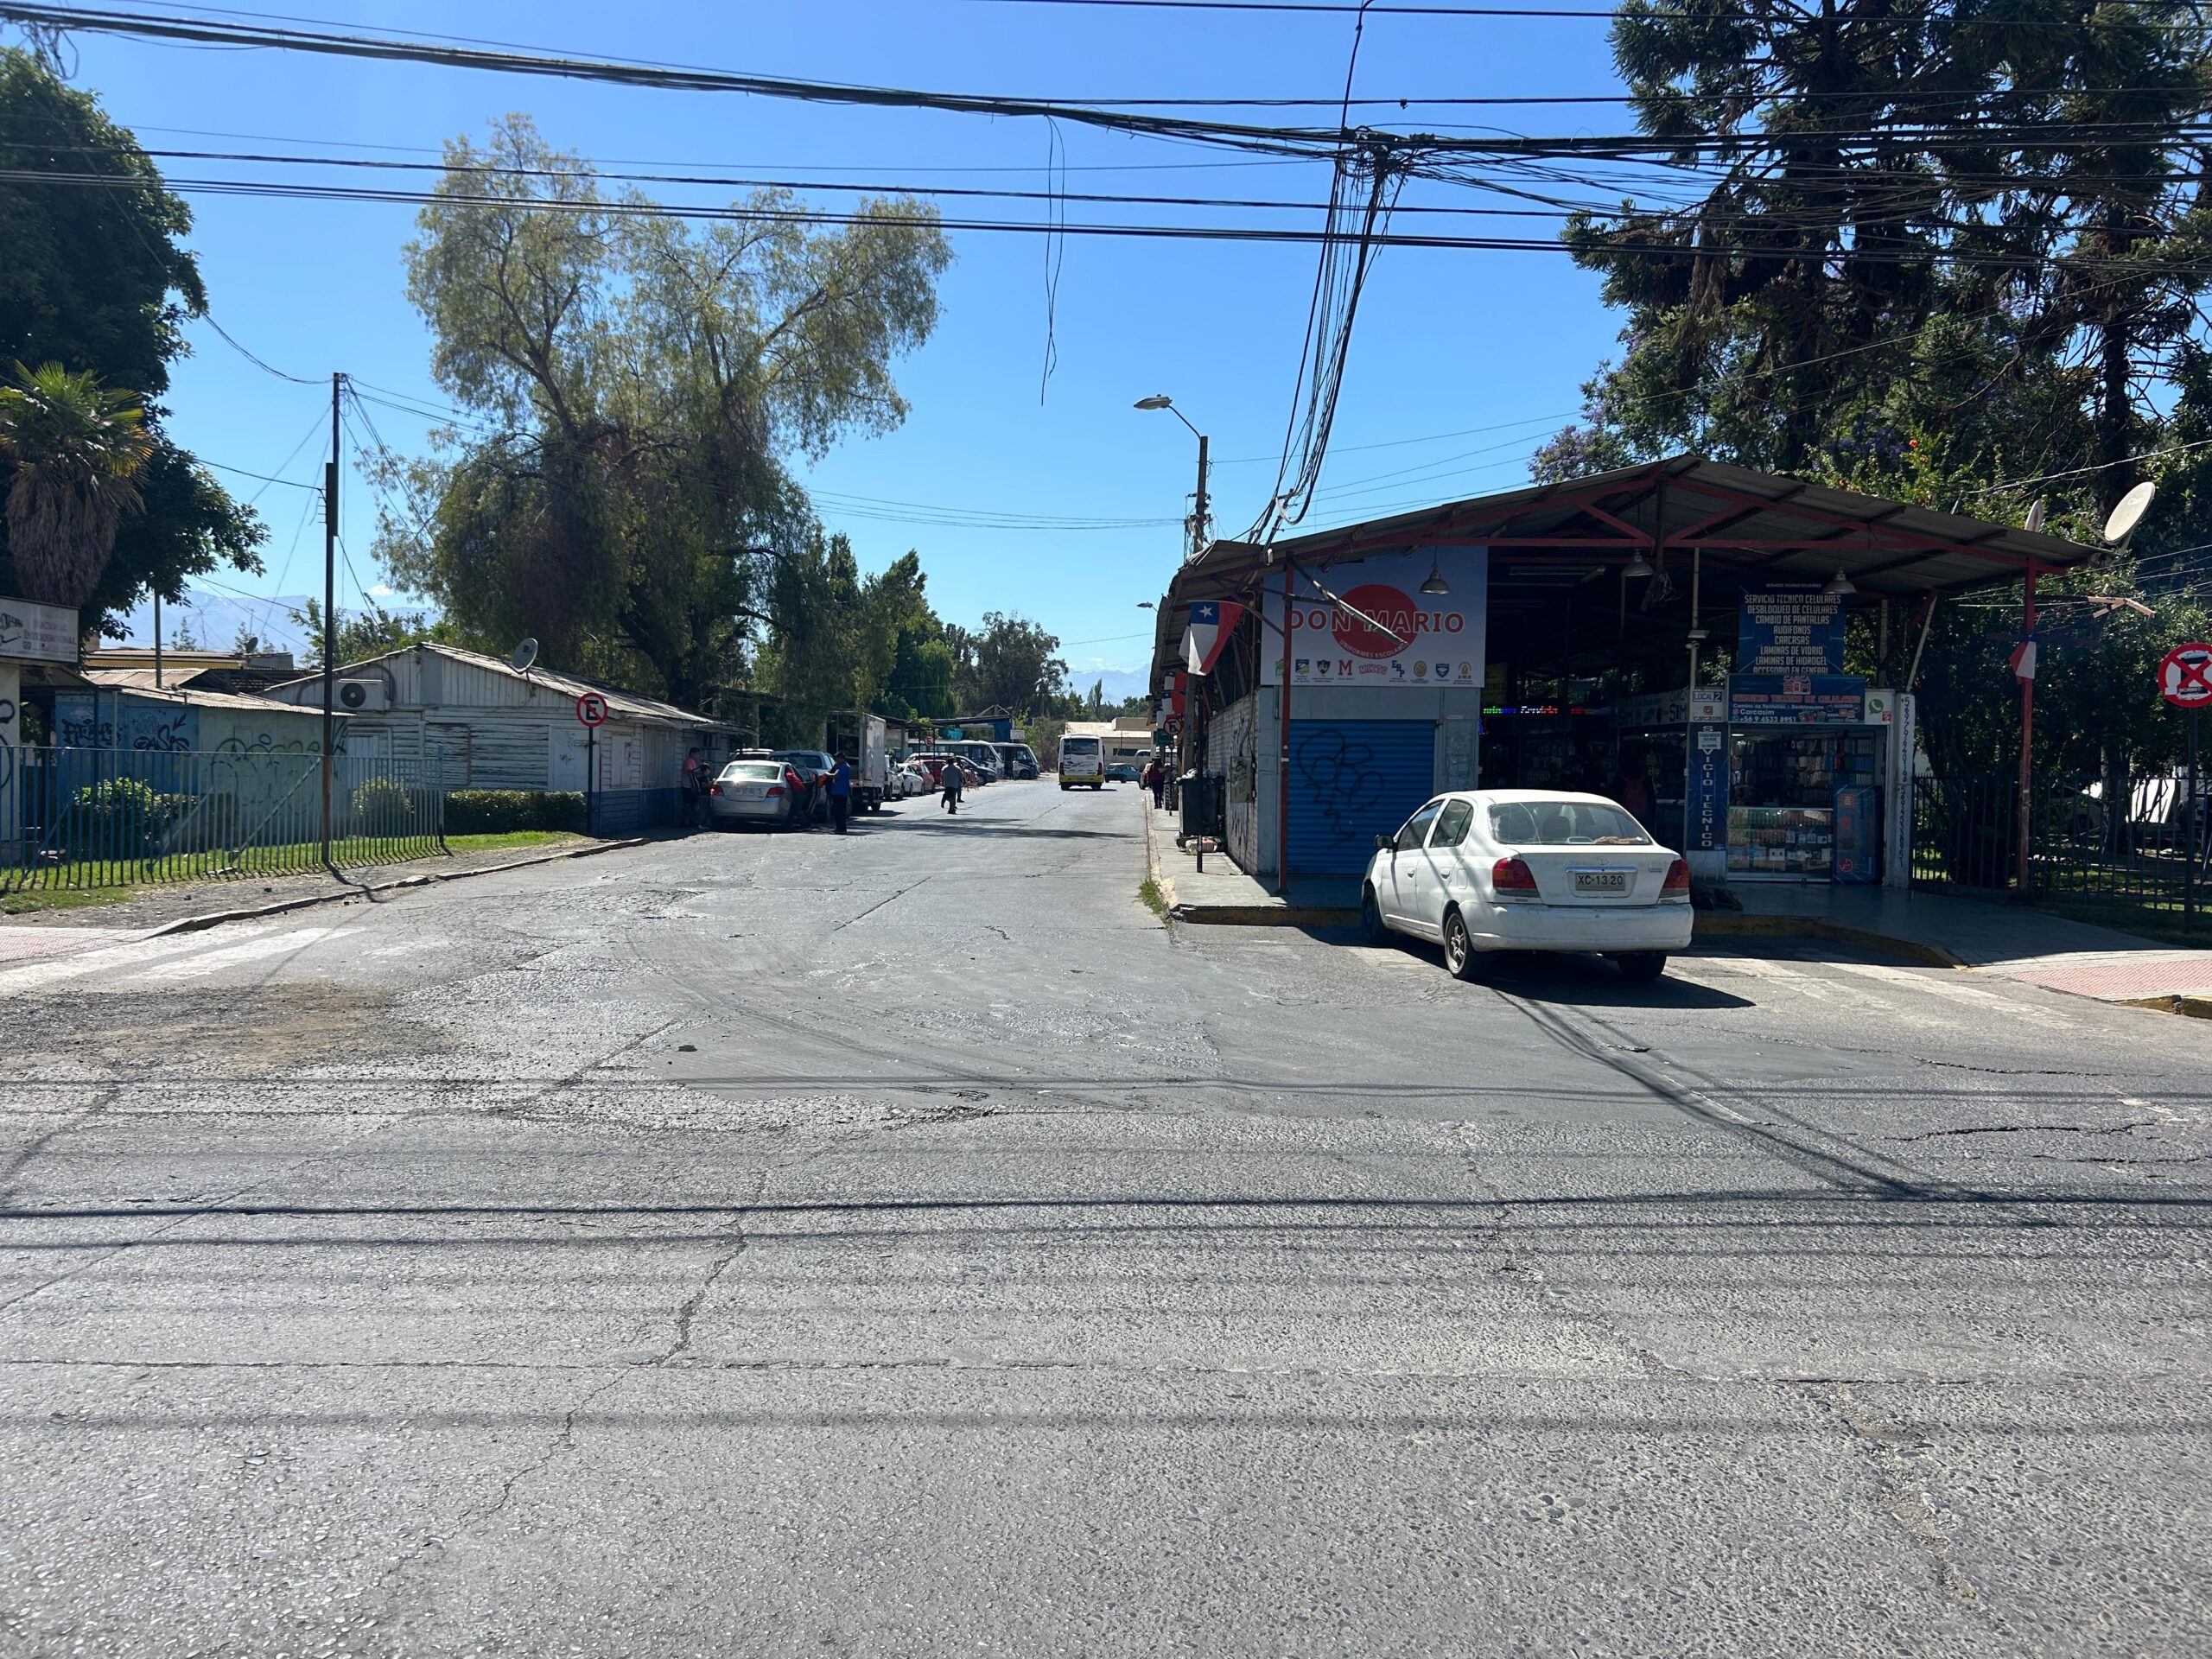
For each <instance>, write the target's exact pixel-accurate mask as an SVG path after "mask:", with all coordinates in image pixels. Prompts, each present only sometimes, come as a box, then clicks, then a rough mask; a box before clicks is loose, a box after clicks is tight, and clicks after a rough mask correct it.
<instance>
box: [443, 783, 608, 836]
mask: <svg viewBox="0 0 2212 1659" xmlns="http://www.w3.org/2000/svg"><path fill="white" fill-rule="evenodd" d="M583 827H584V798H583V797H582V795H580V794H576V793H575V792H573V791H568V792H550V793H549V792H547V791H541V790H534V789H456V790H454V791H452V792H450V793H449V794H448V795H447V797H446V833H447V834H448V835H449V836H500V835H508V834H511V833H512V832H513V831H515V830H518V829H569V830H575V831H581V830H582V829H583Z"/></svg>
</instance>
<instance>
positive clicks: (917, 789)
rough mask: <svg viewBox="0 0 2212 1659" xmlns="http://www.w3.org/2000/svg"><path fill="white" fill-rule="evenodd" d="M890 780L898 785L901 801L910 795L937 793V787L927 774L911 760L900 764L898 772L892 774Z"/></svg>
mask: <svg viewBox="0 0 2212 1659" xmlns="http://www.w3.org/2000/svg"><path fill="white" fill-rule="evenodd" d="M892 779H893V783H895V784H896V785H898V789H899V799H901V800H904V799H906V798H907V797H908V796H910V795H934V794H936V793H937V785H936V783H935V782H934V781H933V780H932V779H931V777H930V775H929V773H928V772H927V771H925V769H924V768H922V767H920V766H916V765H915V764H914V763H913V762H912V760H908V761H905V762H902V763H901V764H900V766H899V769H898V771H897V772H893V774H892Z"/></svg>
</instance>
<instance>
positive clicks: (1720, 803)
mask: <svg viewBox="0 0 2212 1659" xmlns="http://www.w3.org/2000/svg"><path fill="white" fill-rule="evenodd" d="M1727 844H1728V748H1727V737H1726V733H1725V732H1724V731H1723V729H1722V728H1720V727H1718V726H1693V727H1691V728H1690V823H1689V845H1688V846H1687V847H1685V848H1683V849H1682V850H1683V851H1684V852H1686V853H1710V852H1714V851H1717V850H1719V849H1720V848H1723V847H1726V845H1727Z"/></svg>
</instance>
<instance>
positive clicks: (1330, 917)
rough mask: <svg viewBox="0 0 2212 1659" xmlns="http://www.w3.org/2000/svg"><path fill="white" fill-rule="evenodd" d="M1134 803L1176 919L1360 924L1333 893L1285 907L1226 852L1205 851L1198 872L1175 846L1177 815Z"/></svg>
mask: <svg viewBox="0 0 2212 1659" xmlns="http://www.w3.org/2000/svg"><path fill="white" fill-rule="evenodd" d="M1137 799H1138V802H1139V807H1138V810H1140V811H1141V812H1142V813H1143V814H1144V820H1145V825H1144V833H1145V853H1146V856H1147V861H1149V864H1150V867H1151V872H1152V879H1153V880H1154V881H1156V882H1158V883H1159V884H1160V897H1161V898H1163V899H1166V901H1167V906H1168V909H1167V913H1168V915H1169V916H1170V917H1172V918H1173V919H1174V920H1176V921H1179V922H1191V923H1194V924H1197V925H1202V926H1203V925H1211V926H1223V927H1345V926H1350V925H1352V924H1354V923H1356V922H1357V921H1358V920H1359V909H1358V906H1357V905H1356V904H1354V905H1339V904H1338V903H1335V902H1333V900H1334V899H1335V898H1336V895H1334V894H1323V895H1320V896H1319V899H1318V901H1315V900H1307V899H1303V898H1301V902H1300V903H1298V904H1290V903H1287V901H1285V900H1284V899H1283V898H1282V897H1281V895H1280V894H1278V893H1275V891H1274V889H1273V888H1272V887H1270V886H1269V885H1268V883H1267V882H1265V881H1262V880H1258V879H1257V878H1255V877H1253V876H1249V875H1247V874H1244V872H1243V871H1242V870H1240V869H1238V868H1236V861H1235V860H1233V859H1231V858H1230V855H1228V854H1227V853H1225V852H1219V851H1215V852H1209V853H1208V854H1207V855H1206V856H1205V865H1206V867H1205V871H1204V872H1203V873H1201V872H1200V871H1199V869H1198V858H1197V855H1194V854H1192V853H1187V852H1185V851H1184V850H1183V849H1181V848H1179V847H1178V846H1176V844H1175V836H1176V833H1177V831H1178V830H1179V829H1181V828H1182V825H1181V823H1180V822H1179V820H1178V818H1177V817H1176V815H1175V814H1174V813H1173V812H1168V811H1158V810H1154V807H1153V804H1152V801H1151V798H1149V797H1148V796H1146V795H1143V794H1141V793H1140V794H1139V796H1138V798H1137Z"/></svg>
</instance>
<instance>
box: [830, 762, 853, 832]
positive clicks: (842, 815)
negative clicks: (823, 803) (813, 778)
mask: <svg viewBox="0 0 2212 1659" xmlns="http://www.w3.org/2000/svg"><path fill="white" fill-rule="evenodd" d="M852 810H853V768H852V763H851V762H850V761H848V760H839V761H838V762H837V770H836V771H835V772H831V773H830V774H829V822H830V823H834V824H835V825H836V826H837V833H838V834H839V835H841V836H842V835H843V834H844V833H845V820H846V818H847V817H849V816H850V814H851V812H852Z"/></svg>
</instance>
